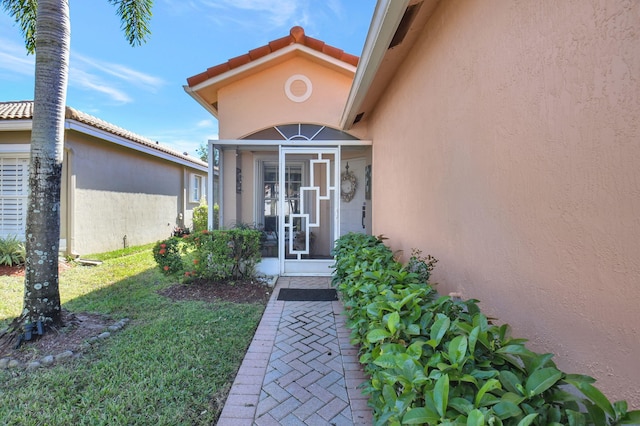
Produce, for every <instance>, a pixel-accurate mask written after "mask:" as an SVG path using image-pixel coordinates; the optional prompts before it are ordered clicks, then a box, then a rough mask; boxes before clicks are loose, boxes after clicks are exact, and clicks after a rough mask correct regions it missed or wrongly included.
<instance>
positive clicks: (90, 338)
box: [87, 336, 98, 344]
mask: <svg viewBox="0 0 640 426" xmlns="http://www.w3.org/2000/svg"><path fill="white" fill-rule="evenodd" d="M97 341H98V338H97V337H96V336H93V337H89V338H88V339H87V342H88V343H89V344H93V343H95V342H97Z"/></svg>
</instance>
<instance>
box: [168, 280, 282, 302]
mask: <svg viewBox="0 0 640 426" xmlns="http://www.w3.org/2000/svg"><path fill="white" fill-rule="evenodd" d="M272 292H273V288H271V287H268V286H266V285H264V284H262V283H260V282H253V281H236V282H234V283H233V284H229V283H218V282H212V281H206V280H196V281H194V282H191V283H188V284H176V285H173V286H171V287H168V288H166V289H164V290H161V291H159V292H158V293H159V294H161V295H163V296H165V297H168V298H169V299H171V300H174V301H176V300H202V301H205V302H215V301H221V300H222V301H227V302H234V303H263V304H265V305H266V304H267V302H268V301H269V298H270V297H271V293H272Z"/></svg>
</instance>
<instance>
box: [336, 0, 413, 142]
mask: <svg viewBox="0 0 640 426" xmlns="http://www.w3.org/2000/svg"><path fill="white" fill-rule="evenodd" d="M409 1H410V0H378V3H377V4H376V9H375V11H374V13H373V19H372V21H371V25H370V27H369V32H368V33H367V38H366V40H365V43H364V48H363V49H362V55H361V56H360V62H359V64H358V68H357V70H356V74H355V77H354V79H353V85H352V86H351V91H350V92H349V97H348V98H347V103H346V105H345V109H344V111H343V113H342V118H341V119H340V129H342V130H348V129H350V128H351V126H352V125H353V121H354V120H355V118H356V115H357V114H358V109H359V108H360V106H361V105H362V102H363V100H364V98H365V96H366V94H367V91H368V90H369V88H370V87H371V83H372V82H373V79H374V78H375V75H376V73H377V72H378V69H379V68H380V64H381V63H382V60H383V59H384V56H385V54H386V53H387V50H388V48H389V44H390V43H391V39H392V38H393V35H394V34H395V32H396V29H397V28H398V25H400V21H401V20H402V16H403V14H404V12H405V10H406V9H407V6H408V5H409Z"/></svg>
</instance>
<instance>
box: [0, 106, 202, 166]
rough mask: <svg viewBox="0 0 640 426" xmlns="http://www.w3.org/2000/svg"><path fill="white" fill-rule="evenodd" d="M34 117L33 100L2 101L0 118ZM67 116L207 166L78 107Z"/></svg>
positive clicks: (67, 113)
mask: <svg viewBox="0 0 640 426" xmlns="http://www.w3.org/2000/svg"><path fill="white" fill-rule="evenodd" d="M32 118H33V101H17V102H0V120H31V119H32ZM65 118H66V119H67V120H74V121H77V122H79V123H83V124H86V125H89V126H91V127H94V128H96V129H99V130H104V131H105V132H108V133H111V134H112V135H115V136H119V137H122V138H125V139H127V140H129V141H132V142H136V143H138V144H140V145H142V146H146V147H149V148H153V149H155V150H157V151H159V152H163V153H166V154H170V155H172V156H174V157H178V158H181V159H183V160H187V161H189V162H192V163H194V164H197V165H199V166H207V163H205V162H203V161H201V160H200V159H199V158H196V157H192V156H189V155H185V154H182V153H180V152H178V151H176V150H174V149H171V148H169V147H167V146H163V145H160V143H159V142H157V141H152V140H151V139H147V138H145V137H143V136H140V135H137V134H135V133H133V132H130V131H128V130H126V129H123V128H122V127H118V126H116V125H114V124H111V123H108V122H106V121H104V120H101V119H99V118H97V117H94V116H92V115H89V114H86V113H84V112H82V111H78V110H77V109H74V108H71V107H69V106H68V107H67V108H66V111H65Z"/></svg>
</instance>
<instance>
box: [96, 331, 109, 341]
mask: <svg viewBox="0 0 640 426" xmlns="http://www.w3.org/2000/svg"><path fill="white" fill-rule="evenodd" d="M109 336H111V333H109V332H108V331H105V332H104V333H100V334H98V339H106V338H107V337H109Z"/></svg>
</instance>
